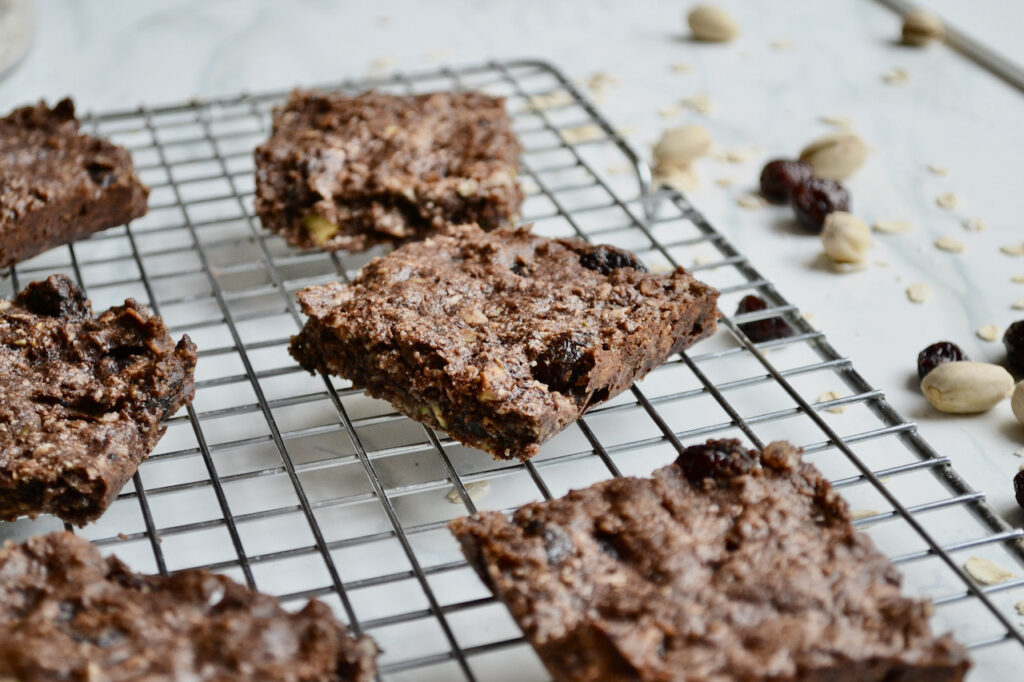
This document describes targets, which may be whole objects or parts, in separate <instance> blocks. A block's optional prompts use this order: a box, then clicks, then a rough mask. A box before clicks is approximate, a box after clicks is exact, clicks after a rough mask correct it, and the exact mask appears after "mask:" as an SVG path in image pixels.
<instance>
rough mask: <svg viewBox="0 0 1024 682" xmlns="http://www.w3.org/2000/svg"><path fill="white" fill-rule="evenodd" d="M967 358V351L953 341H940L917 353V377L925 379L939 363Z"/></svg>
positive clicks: (960, 360)
mask: <svg viewBox="0 0 1024 682" xmlns="http://www.w3.org/2000/svg"><path fill="white" fill-rule="evenodd" d="M967 359H968V357H967V353H965V352H964V351H963V349H962V348H960V346H958V345H956V344H955V343H953V342H952V341H938V342H937V343H933V344H932V345H930V346H928V347H927V348H925V349H924V350H923V351H921V352H920V353H918V354H917V377H918V378H919V379H924V377H925V375H926V374H928V372H930V371H932V370H933V369H935V368H936V367H938V366H939V365H944V364H946V363H947V362H962V361H964V360H967Z"/></svg>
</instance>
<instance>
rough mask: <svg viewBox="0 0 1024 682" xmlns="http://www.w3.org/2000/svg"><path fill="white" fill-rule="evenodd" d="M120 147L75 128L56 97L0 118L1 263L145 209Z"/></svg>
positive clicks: (141, 189)
mask: <svg viewBox="0 0 1024 682" xmlns="http://www.w3.org/2000/svg"><path fill="white" fill-rule="evenodd" d="M148 195H149V189H148V188H147V187H146V186H145V185H143V184H142V183H140V182H139V180H138V178H136V177H135V174H134V170H133V167H132V159H131V156H129V154H128V151H127V150H126V149H125V148H124V147H120V146H118V145H115V144H112V143H111V142H110V141H108V140H104V139H101V138H97V137H92V136H91V135H84V134H81V133H80V132H79V123H78V120H77V119H76V118H75V105H74V104H73V103H72V102H71V100H70V99H63V100H61V101H60V102H58V103H57V105H56V106H55V107H53V108H52V109H51V108H50V107H48V106H46V104H45V103H43V102H40V103H39V104H37V105H35V106H31V107H23V108H21V109H16V110H15V111H13V112H11V113H10V114H9V115H8V116H6V117H5V118H0V209H2V210H0V267H7V266H9V265H13V264H15V263H19V262H21V261H23V260H26V259H28V258H31V257H32V256H35V255H37V254H40V253H42V252H43V251H46V250H47V249H52V248H53V247H55V246H60V245H61V244H67V243H69V242H72V241H74V240H76V239H81V238H82V237H86V236H88V235H90V234H92V233H93V232H98V231H100V230H104V229H106V228H108V227H114V226H115V225H123V224H124V223H127V222H128V221H129V220H132V219H134V218H138V217H139V216H141V215H145V213H146V198H147V196H148Z"/></svg>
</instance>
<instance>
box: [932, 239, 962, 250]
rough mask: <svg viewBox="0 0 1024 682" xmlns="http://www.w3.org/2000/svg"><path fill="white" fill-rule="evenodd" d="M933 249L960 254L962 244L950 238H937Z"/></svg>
mask: <svg viewBox="0 0 1024 682" xmlns="http://www.w3.org/2000/svg"><path fill="white" fill-rule="evenodd" d="M935 247H936V248H938V249H940V250H942V251H949V252H950V253H962V252H963V250H964V243H963V242H961V241H958V240H956V239H953V238H952V237H939V238H938V239H936V240H935Z"/></svg>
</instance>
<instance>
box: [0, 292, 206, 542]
mask: <svg viewBox="0 0 1024 682" xmlns="http://www.w3.org/2000/svg"><path fill="white" fill-rule="evenodd" d="M195 364H196V350H195V345H194V344H193V343H192V341H191V340H189V338H188V337H187V336H183V337H182V338H181V340H180V341H178V343H177V344H175V343H174V341H173V339H172V338H171V337H170V336H169V335H168V333H167V329H166V327H164V323H163V320H161V319H160V318H159V317H157V316H155V315H154V314H153V313H152V312H150V311H149V309H148V308H146V307H145V306H142V305H140V304H139V303H137V302H136V301H134V300H132V299H128V300H127V301H125V302H124V305H121V306H117V307H115V308H111V309H110V310H107V311H106V312H104V313H102V314H101V315H99V316H98V317H93V314H92V308H91V306H90V304H89V300H88V299H86V298H85V296H84V295H83V294H82V292H81V291H79V290H78V289H77V288H76V287H75V285H74V284H73V283H72V282H71V280H69V279H68V278H67V277H65V276H63V275H53V276H51V277H49V278H48V279H46V280H45V281H41V282H33V283H32V284H29V285H28V286H27V287H25V289H24V290H23V291H21V292H20V293H19V294H17V295H16V296H15V297H14V299H13V300H5V299H0V519H2V520H5V521H12V520H14V519H16V518H18V517H19V516H22V515H28V516H36V515H38V514H53V515H55V516H58V517H60V518H61V519H63V520H65V521H67V522H69V523H73V524H77V525H83V524H85V523H86V522H88V521H92V520H94V519H96V518H98V517H99V516H100V514H102V513H103V511H104V510H105V509H106V508H107V507H108V506H109V505H110V503H111V502H112V501H113V500H114V498H115V497H116V496H117V494H118V492H119V491H120V490H121V488H122V486H124V484H125V482H127V481H128V479H129V478H131V476H132V474H134V473H135V470H136V469H137V468H138V466H139V464H140V463H141V462H142V460H143V459H145V458H146V456H147V455H149V453H150V451H152V449H153V448H154V446H156V443H157V441H158V440H160V437H161V436H162V435H163V433H164V431H165V429H166V426H164V425H163V423H162V422H163V421H164V420H165V419H166V418H167V417H170V416H171V415H173V414H174V413H175V412H176V411H177V410H178V408H180V407H182V406H183V405H185V404H186V403H188V402H189V401H191V400H192V395H193V385H192V375H193V371H194V369H195Z"/></svg>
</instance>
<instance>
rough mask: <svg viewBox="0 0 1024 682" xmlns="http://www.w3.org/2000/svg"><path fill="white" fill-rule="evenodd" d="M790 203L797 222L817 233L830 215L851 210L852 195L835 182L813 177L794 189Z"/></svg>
mask: <svg viewBox="0 0 1024 682" xmlns="http://www.w3.org/2000/svg"><path fill="white" fill-rule="evenodd" d="M789 203H790V205H791V206H792V207H793V212H794V213H796V219H797V222H799V223H800V224H801V225H803V226H804V228H806V229H807V230H810V231H811V232H815V233H817V232H821V227H822V225H824V224H825V216H827V215H828V214H829V213H834V212H836V211H849V210H850V193H849V192H847V191H846V188H845V187H843V186H842V185H841V184H839V183H838V182H837V181H835V180H828V179H825V178H815V177H811V178H808V179H806V180H804V181H803V182H802V183H800V184H799V185H797V186H796V187H794V188H793V193H792V194H790V196H789Z"/></svg>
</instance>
